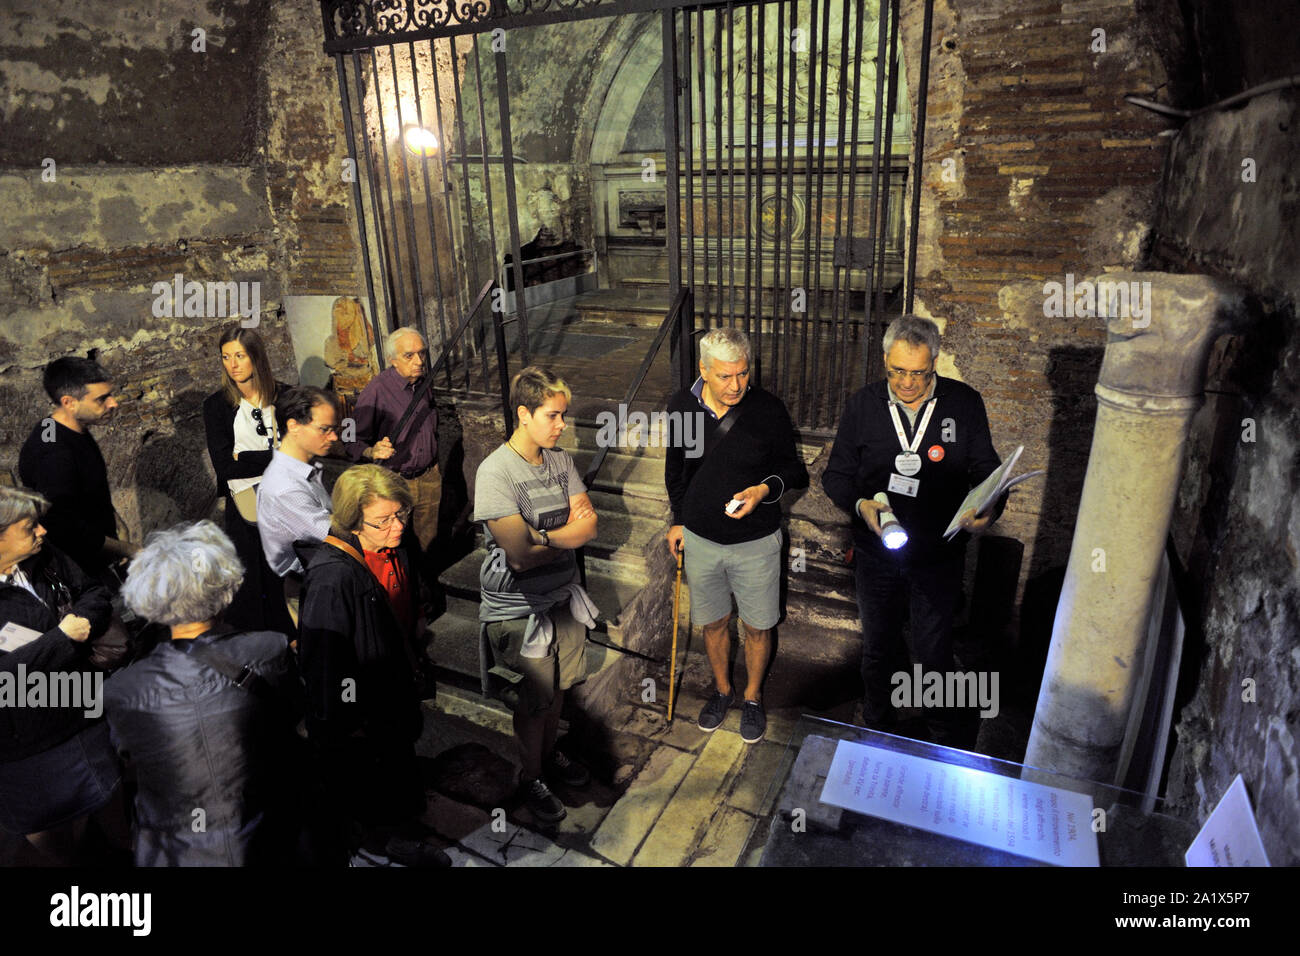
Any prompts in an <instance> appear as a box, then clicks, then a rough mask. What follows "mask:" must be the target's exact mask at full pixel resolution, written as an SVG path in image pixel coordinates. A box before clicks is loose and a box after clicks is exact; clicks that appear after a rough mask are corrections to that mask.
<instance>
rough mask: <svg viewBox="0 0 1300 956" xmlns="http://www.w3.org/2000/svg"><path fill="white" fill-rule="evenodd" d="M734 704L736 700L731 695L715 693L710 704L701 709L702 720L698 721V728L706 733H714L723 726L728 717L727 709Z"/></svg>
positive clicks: (710, 699)
mask: <svg viewBox="0 0 1300 956" xmlns="http://www.w3.org/2000/svg"><path fill="white" fill-rule="evenodd" d="M733 703H735V700H734V698H733V697H732V696H731V695H730V694H719V693H717V692H716V691H715V692H714V694H713V696H712V697H710V698H709V702H708V703H707V704H705V705H704V706H703V707H702V708H701V709H700V719H699V720H698V721H696V726H697V727H699V728H700V730H702V731H704V732H705V733H708V734H711V733H713V732H714V731H715V730H717V729H718V728H719V727H721V726H722V721H723V719H724V718H725V717H726V716H727V709H728V708H730V707H731V705H732V704H733Z"/></svg>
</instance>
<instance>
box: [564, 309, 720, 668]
mask: <svg viewBox="0 0 1300 956" xmlns="http://www.w3.org/2000/svg"><path fill="white" fill-rule="evenodd" d="M694 319H695V297H694V294H693V293H692V292H691V290H690V289H685V288H684V289H679V290H678V292H677V297H676V298H675V299H673V305H672V308H670V309H669V310H668V314H667V315H666V316H664V320H663V322H661V323H660V324H659V331H658V332H656V333H655V337H654V341H653V342H651V343H650V348H648V349H647V350H646V353H645V358H643V359H642V360H641V367H640V368H639V369H637V373H636V376H635V377H634V378H633V379H632V384H631V385H629V386H628V389H627V391H626V392H624V393H623V405H624V406H628V405H631V404H632V400H633V399H634V398H635V397H636V393H637V392H638V391H639V390H640V388H641V383H642V382H643V381H645V377H646V374H647V373H648V372H649V371H650V366H651V365H652V364H653V363H654V360H655V357H656V356H657V355H658V354H659V349H660V348H661V347H662V346H663V344H664V339H666V338H667V337H668V334H669V333H670V332H671V331H672V330H673V327H674V326H679V327H680V340H679V346H680V348H681V351H682V367H683V368H689V365H690V357H689V353H693V350H692V349H691V339H692V336H693V335H694V328H693V326H694ZM608 455H609V446H608V445H604V446H602V447H601V448H599V449H597V451H596V456H595V457H594V458H593V459H592V460H591V465H590V466H588V468H587V471H586V473H585V474H584V475H583V476H582V483H583V484H584V485H586V486H587V490H588V491H590V490H591V487H592V485H593V484H594V483H595V481H596V478H597V476H598V475H599V474H600V469H601V467H602V466H603V465H604V464H605V458H606V456H608ZM574 557H575V558H576V559H577V562H578V579H579V581H580V582H581V583H582V586H583V587H584V588H585V587H586V586H587V549H586V548H585V547H582V548H579V549H578V550H577V551H576V552H574ZM608 623H610V624H617V623H618V619H617V618H615V619H614V620H613V621H609V622H608ZM587 640H589V641H591V642H592V643H593V644H599V645H600V646H601V647H606V648H609V649H610V650H612V651H618V652H619V653H620V654H626V655H629V656H631V657H637V658H640V659H641V660H646V661H651V662H652V663H656V664H665V663H667V661H665V660H663V659H662V658H657V657H650V656H649V655H646V654H642V653H640V652H638V651H633V650H631V649H630V648H626V647H618V646H616V645H614V644H606V643H605V642H604V641H598V640H596V639H595V638H594V637H592V636H591V635H590V634H588V635H587Z"/></svg>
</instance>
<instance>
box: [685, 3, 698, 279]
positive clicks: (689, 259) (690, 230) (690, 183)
mask: <svg viewBox="0 0 1300 956" xmlns="http://www.w3.org/2000/svg"><path fill="white" fill-rule="evenodd" d="M682 52H683V54H684V55H685V64H686V69H685V70H684V71H683V76H684V78H685V80H686V82H685V85H684V86H683V88H682V93H683V95H682V106H683V113H684V116H683V119H684V120H685V121H686V216H685V218H686V264H687V273H688V275H689V276H690V278H689V279H688V281H687V285H689V286H690V287H691V288H692V289H694V288H695V130H694V127H693V124H694V123H695V117H694V115H693V114H694V111H693V109H692V102H691V99H692V94H693V93H694V92H695V74H694V72H693V70H692V63H691V11H690V10H683V11H682Z"/></svg>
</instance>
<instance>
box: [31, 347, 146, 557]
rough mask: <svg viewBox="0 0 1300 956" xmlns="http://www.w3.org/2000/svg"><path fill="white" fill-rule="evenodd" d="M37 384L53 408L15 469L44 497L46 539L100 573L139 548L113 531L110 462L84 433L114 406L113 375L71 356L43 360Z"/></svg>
mask: <svg viewBox="0 0 1300 956" xmlns="http://www.w3.org/2000/svg"><path fill="white" fill-rule="evenodd" d="M43 384H44V387H45V392H46V394H47V395H49V396H50V401H51V402H53V403H54V405H55V409H54V412H53V413H52V414H51V415H50V416H49V417H48V418H44V419H42V420H41V421H39V422H37V423H36V427H35V428H33V429H32V433H31V434H30V435H29V436H28V437H27V441H26V442H24V443H23V447H22V451H21V452H19V454H18V473H19V475H20V476H21V478H22V482H23V484H24V485H26V486H27V487H28V488H31V489H32V490H33V491H37V492H40V493H41V494H42V495H44V496H45V498H46V499H48V500H49V502H50V510H49V511H48V512H47V513H46V515H45V517H44V518H43V519H42V521H43V523H44V525H45V527H46V529H47V530H48V532H49V540H50V543H51V544H53V545H55V546H56V547H58V548H59V549H60V550H61V551H63V552H64V553H65V554H67V555H69V556H70V557H71V558H72V559H73V560H74V561H76V562H77V564H78V565H80V566H81V569H82V570H83V571H85V572H86V574H88V575H90V576H91V577H92V578H95V579H96V580H103V578H104V572H105V570H106V569H107V567H108V566H109V565H110V564H113V563H115V562H117V561H119V560H121V559H122V558H129V557H131V556H132V555H133V554H135V552H136V551H137V550H139V548H138V546H136V545H134V544H131V543H130V542H126V541H119V540H118V538H117V521H116V518H115V516H114V513H113V498H112V495H111V494H110V493H109V487H108V469H107V468H106V467H105V465H104V456H103V455H102V454H100V451H99V445H98V444H96V442H95V439H94V438H92V437H91V434H90V426H91V425H99V424H104V423H105V422H107V421H108V420H109V419H110V418H111V417H112V415H113V411H114V409H116V408H117V399H116V398H114V397H113V383H112V380H111V379H110V378H109V376H108V373H107V372H105V371H104V369H103V368H102V367H101V366H100V365H99V363H98V362H95V361H92V360H91V359H85V358H76V357H69V358H61V359H55V360H54V361H53V362H51V363H50V364H49V365H47V366H46V367H45V376H44V381H43Z"/></svg>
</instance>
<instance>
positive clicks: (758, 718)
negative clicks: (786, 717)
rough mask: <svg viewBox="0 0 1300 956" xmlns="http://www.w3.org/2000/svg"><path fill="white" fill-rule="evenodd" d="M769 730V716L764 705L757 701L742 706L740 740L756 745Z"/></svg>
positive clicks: (746, 702) (750, 701)
mask: <svg viewBox="0 0 1300 956" xmlns="http://www.w3.org/2000/svg"><path fill="white" fill-rule="evenodd" d="M766 730H767V715H766V714H764V713H763V705H762V704H760V703H759V702H758V701H756V700H747V701H745V702H744V703H743V704H741V705H740V739H741V740H743V741H744V742H745V743H747V744H756V743H758V742H759V741H760V740H762V739H763V733H764V732H765V731H766Z"/></svg>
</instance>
